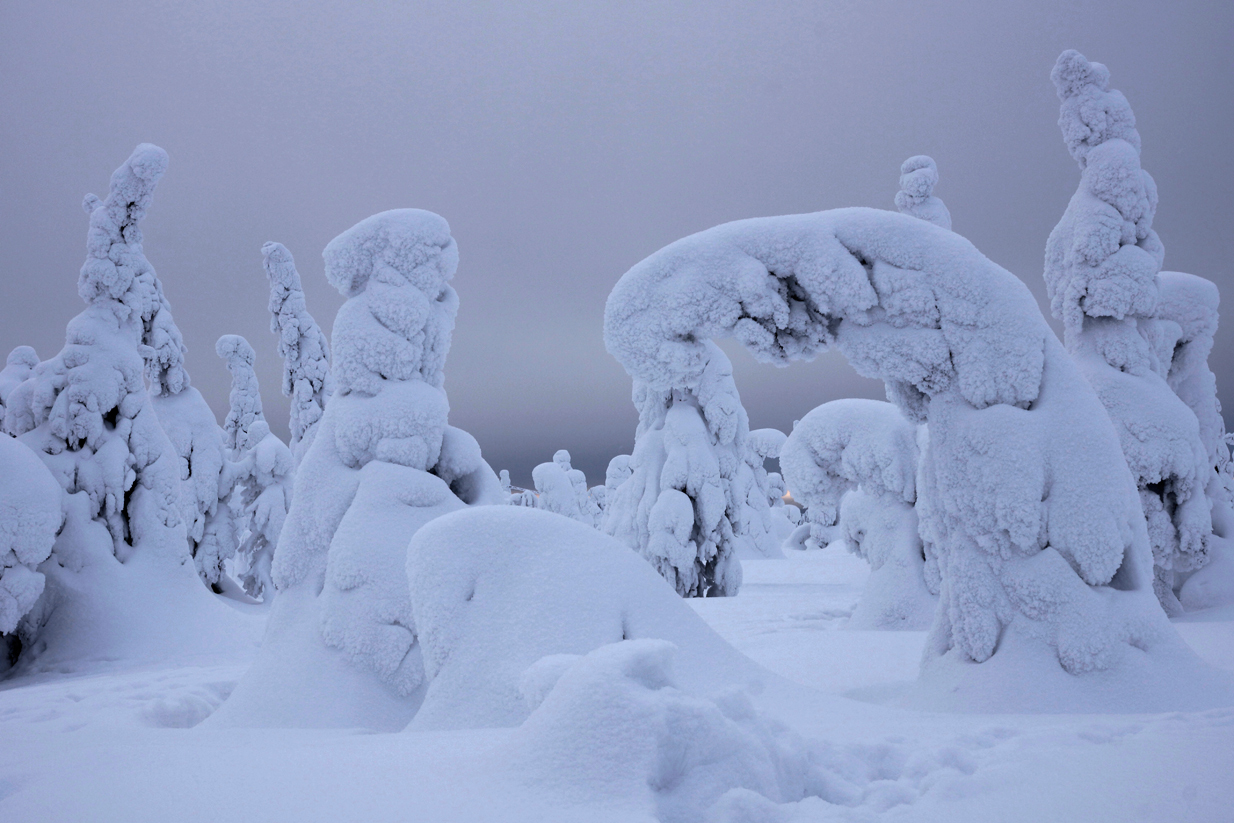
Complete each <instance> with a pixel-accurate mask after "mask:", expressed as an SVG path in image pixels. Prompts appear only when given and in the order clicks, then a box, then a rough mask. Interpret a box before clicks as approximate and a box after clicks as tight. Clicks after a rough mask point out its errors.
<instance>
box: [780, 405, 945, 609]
mask: <svg viewBox="0 0 1234 823" xmlns="http://www.w3.org/2000/svg"><path fill="white" fill-rule="evenodd" d="M917 462H918V452H917V427H916V426H914V425H913V424H912V423H910V422H909V421H908V420H907V419H905V417H904V415H902V414H900V411H899V409H897V408H896V407H895V406H894V405H892V404H891V403H884V402H883V401H881V400H857V399H849V400H833V401H832V402H830V403H824V404H823V405H821V406H819V407H818V408H816V409H814V410H813V411H811V412H810V413H809V414H807V415H806V416H805V417H803V418H801V420H800V421H798V423H797V425H796V426H794V427H793V432H792V434H790V435H789V436H788V441H787V442H786V443H785V444H784V449H783V451H782V452H781V454H780V466H781V468H782V469H783V471H784V476H785V478H787V480H788V482H789V483H791V484H792V487H793V495H794V498H795V499H797V500H799V501H800V502H801V503H802V504H804V505H805V506H806V516H807V517H808V518H809V519H810V521H811V530H812V532H814V534H813V535H812V536H813V537H814V541H815V542H816V543H823V542H825V541H824V539H823V529H825V528H827V527H830V526H833V525H835V524H836V522H837V519H838V521H839V525H840V533H841V535H842V536H843V539H844V542H845V544H846V545H847V547H848V549H849V551H851V552H853V553H854V554H857V555H859V556H861V557H863V558H865V559H866V560H867V561H869V563H870V578H869V581H868V582H867V583H866V588H865V591H864V592H863V593H862V595H861V600H860V601H859V602H858V603H857V607H856V609H854V611H853V615H852V617H851V618H850V619H849V622H848V625H849V627H850V628H861V629H925V628H929V625H930V622H931V621H932V620H933V618H934V612H935V608H936V606H937V602H938V601H937V599H936V597H935V595H937V594H938V590H939V573H938V561H937V558H936V557H934V556H933V552H931V553H930V554H929V555H928V556H927V553H926V550H925V547H924V545H923V543H922V540H921V536H920V534H919V531H918V526H917V512H916V510H915V508H914V505H915V504H916V502H917V483H916V477H917Z"/></svg>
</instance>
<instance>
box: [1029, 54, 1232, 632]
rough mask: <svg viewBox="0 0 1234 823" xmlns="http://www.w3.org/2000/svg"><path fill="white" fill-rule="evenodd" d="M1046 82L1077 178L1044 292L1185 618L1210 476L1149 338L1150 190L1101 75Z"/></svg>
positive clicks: (1121, 105) (1083, 65)
mask: <svg viewBox="0 0 1234 823" xmlns="http://www.w3.org/2000/svg"><path fill="white" fill-rule="evenodd" d="M1050 76H1051V79H1053V81H1054V85H1055V87H1056V89H1057V91H1058V97H1059V100H1060V101H1061V107H1060V115H1059V121H1058V124H1059V127H1060V128H1061V129H1062V133H1063V138H1064V140H1065V141H1066V143H1067V149H1068V151H1069V152H1070V153H1071V156H1072V157H1073V158H1075V160H1076V162H1077V163H1078V164H1079V166H1080V170H1081V174H1080V186H1079V188H1078V189H1077V191H1076V193H1075V195H1074V196H1073V197H1072V198H1071V202H1070V203H1069V204H1068V206H1067V211H1066V213H1065V214H1064V215H1063V218H1062V220H1060V221H1059V223H1058V225H1057V226H1056V227H1055V228H1054V230H1053V231H1052V232H1051V233H1050V238H1049V241H1048V242H1047V244H1046V256H1045V281H1046V287H1047V289H1048V290H1049V294H1050V303H1051V308H1052V310H1053V312H1054V316H1055V317H1057V318H1058V319H1060V320H1061V321H1062V322H1063V325H1064V329H1065V338H1064V339H1065V341H1066V344H1067V349H1068V351H1069V352H1070V353H1071V355H1072V356H1073V357H1074V358H1075V361H1076V362H1077V363H1078V364H1079V366H1080V369H1081V371H1082V372H1083V373H1084V376H1085V377H1086V378H1087V379H1088V381H1089V382H1090V383H1091V384H1092V385H1093V388H1094V389H1095V390H1096V392H1097V395H1098V397H1100V398H1101V401H1102V403H1103V404H1104V405H1105V407H1106V410H1107V411H1108V412H1109V415H1110V418H1111V419H1112V420H1113V421H1114V425H1115V429H1116V430H1117V431H1118V434H1119V439H1120V441H1121V444H1122V450H1123V454H1124V456H1125V457H1126V460H1127V464H1128V465H1129V467H1130V468H1131V472H1132V474H1133V476H1134V477H1135V479H1136V483H1137V486H1138V488H1139V494H1140V499H1141V503H1142V505H1143V508H1144V515H1145V518H1146V519H1147V522H1148V533H1149V539H1150V542H1151V545H1152V550H1153V561H1154V582H1153V586H1154V590H1155V591H1156V593H1157V597H1158V599H1159V600H1160V602H1161V604H1162V606H1163V607H1164V608H1165V609H1166V611H1167V612H1170V613H1172V614H1174V613H1178V612H1180V611H1181V610H1182V607H1181V605H1180V604H1179V602H1178V599H1177V597H1176V596H1175V593H1174V589H1175V587H1176V585H1177V581H1176V580H1175V574H1176V573H1177V572H1186V571H1190V570H1192V569H1196V568H1198V567H1200V566H1202V565H1203V564H1204V562H1205V561H1206V559H1207V555H1208V545H1207V544H1208V541H1209V538H1210V535H1211V532H1212V522H1211V518H1210V514H1209V500H1208V498H1207V496H1206V495H1205V486H1206V485H1207V484H1208V480H1209V477H1210V474H1211V471H1210V468H1209V466H1208V463H1209V454H1208V452H1207V450H1206V449H1205V448H1204V444H1203V443H1202V442H1201V439H1200V424H1199V422H1198V421H1197V418H1196V414H1195V413H1194V412H1193V411H1192V410H1191V409H1190V408H1188V406H1187V404H1186V403H1184V402H1183V401H1182V400H1180V399H1179V397H1178V395H1176V394H1175V393H1174V391H1172V390H1171V387H1170V385H1169V384H1168V383H1167V381H1166V377H1167V375H1168V368H1169V364H1168V362H1166V363H1162V362H1161V361H1160V359H1159V358H1158V356H1157V352H1156V351H1155V350H1154V346H1153V345H1152V343H1151V342H1150V340H1149V339H1148V338H1150V337H1152V336H1153V322H1154V321H1153V319H1154V317H1155V314H1156V310H1157V303H1158V296H1159V279H1158V272H1159V271H1160V269H1161V262H1162V259H1163V257H1164V254H1165V252H1164V249H1163V248H1162V245H1161V241H1160V240H1159V239H1158V238H1157V234H1156V232H1154V231H1153V229H1152V222H1153V215H1154V212H1155V211H1156V209H1157V186H1156V184H1155V183H1154V182H1153V179H1152V177H1151V176H1149V174H1148V172H1146V171H1144V170H1143V169H1141V168H1140V135H1139V133H1138V132H1137V131H1136V128H1135V116H1134V115H1133V114H1132V112H1131V106H1130V105H1129V104H1128V103H1127V99H1126V98H1125V97H1124V96H1123V95H1122V94H1121V93H1120V92H1117V91H1112V90H1110V88H1109V80H1110V72H1109V70H1108V69H1106V67H1105V66H1103V65H1101V64H1100V63H1090V62H1088V60H1086V59H1085V58H1084V56H1083V55H1081V54H1080V53H1079V52H1076V51H1073V50H1072V51H1065V52H1063V53H1062V55H1060V56H1059V58H1058V62H1057V63H1056V64H1055V66H1054V70H1053V72H1052V73H1051V75H1050Z"/></svg>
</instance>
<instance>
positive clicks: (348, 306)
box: [211, 209, 504, 729]
mask: <svg viewBox="0 0 1234 823" xmlns="http://www.w3.org/2000/svg"><path fill="white" fill-rule="evenodd" d="M323 256H324V258H325V263H326V277H327V279H329V281H330V283H331V284H332V285H333V286H334V287H335V288H337V289H338V290H339V291H340V292H342V294H343V295H344V296H345V297H347V298H348V299H347V302H346V303H344V304H343V307H342V308H341V309H339V312H338V315H337V317H336V318H335V321H334V334H333V336H332V337H333V346H334V348H333V358H332V363H333V366H332V370H333V378H334V384H335V388H336V392H335V394H334V396H333V397H331V398H330V402H329V403H328V404H327V405H326V408H325V412H324V413H323V415H322V417H321V421H320V423H319V425H318V427H317V433H316V435H315V436H314V439H313V444H312V446H311V447H310V448H309V450H308V451H307V452H306V453H305V455H304V459H303V460H302V461H301V463H300V465H299V467H298V468H297V470H296V482H295V493H294V495H293V498H292V505H291V510H290V512H289V513H288V515H287V520H286V522H285V523H284V524H283V529H282V532H281V534H280V535H279V544H278V551H277V552H276V554H275V556H274V565H273V570H272V571H273V578H274V583H275V585H276V586H277V587H278V591H279V594H278V597H277V598H276V599H275V601H274V606H273V608H272V611H271V615H270V623H269V629H268V632H267V635H266V640H265V643H264V644H263V645H262V650H261V653H260V655H259V656H258V659H257V661H256V663H255V664H254V666H253V667H252V669H250V671H249V673H248V674H247V675H246V676H245V678H244V679H243V680H242V681H241V682H240V684H239V685H238V686H237V688H236V691H235V692H234V693H233V694H232V696H231V697H230V698H229V699H228V701H227V703H225V704H224V705H223V707H221V708H220V710H219V712H218V713H217V714H216V716H215V718H212V721H211V722H217V723H220V724H238V725H252V726H316V727H320V726H351V727H356V726H359V727H366V728H375V729H398V728H402V727H403V726H405V725H406V724H407V721H408V720H410V718H411V716H412V714H414V712H415V709H416V706H417V705H418V702H419V699H420V695H422V693H423V686H424V669H423V665H422V662H421V657H420V648H419V646H418V644H417V637H416V629H415V625H414V622H413V619H412V612H411V600H410V595H409V593H408V583H407V576H406V573H405V571H404V567H405V565H406V552H407V542H408V540H409V539H410V537H411V535H412V534H413V533H415V531H416V530H417V529H418V528H419V527H420V526H422V525H423V524H424V523H427V522H428V521H429V520H431V519H433V518H434V517H438V516H440V515H441V514H444V513H446V512H449V511H453V510H456V509H461V508H464V507H465V506H467V505H469V504H481V503H484V504H496V503H502V502H504V495H503V493H502V489H501V483H500V481H499V480H498V479H497V476H496V475H495V474H494V473H493V471H492V469H490V468H489V466H488V464H487V463H485V462H484V460H483V458H482V457H481V455H480V447H479V445H477V443H476V441H475V439H474V438H473V437H471V435H469V434H467V433H466V432H464V431H462V430H460V429H456V428H453V427H451V426H449V425H448V424H447V420H446V418H447V413H448V411H449V404H448V402H447V400H446V393H445V390H444V388H443V383H444V367H445V359H446V353H447V351H448V350H449V346H450V336H451V333H452V331H453V329H454V317H455V314H456V312H457V311H458V296H457V294H456V293H455V291H454V289H453V288H451V287H450V284H449V281H450V279H451V277H453V275H454V271H455V269H456V267H457V266H458V247H457V246H456V245H455V242H454V239H453V238H452V237H451V236H450V228H449V226H448V225H447V223H446V221H445V220H444V219H442V218H441V217H439V216H438V215H436V214H432V213H431V212H426V211H420V210H418V209H397V210H394V211H387V212H382V213H381V214H377V215H374V216H372V217H370V218H368V219H366V220H363V221H361V222H360V223H358V224H356V225H355V226H353V227H352V228H351V229H348V230H347V231H346V232H343V234H341V235H339V236H338V237H336V238H335V239H334V240H332V241H331V242H330V244H329V245H328V246H327V247H326V249H325V252H324V255H323Z"/></svg>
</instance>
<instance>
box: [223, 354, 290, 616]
mask: <svg viewBox="0 0 1234 823" xmlns="http://www.w3.org/2000/svg"><path fill="white" fill-rule="evenodd" d="M215 351H216V352H217V354H218V356H219V357H221V358H223V360H224V361H225V362H226V363H227V370H228V371H230V372H231V398H230V399H231V405H230V409H229V410H228V412H227V421H226V423H225V424H224V429H225V430H226V432H227V447H228V449H229V450H230V452H231V455H232V460H233V461H234V462H229V464H228V466H227V469H226V472H225V474H226V475H227V478H226V479H225V481H224V482H223V484H222V486H221V488H220V492H221V496H222V495H223V494H225V495H226V497H225V499H224V504H225V505H226V506H227V508H228V510H230V509H231V508H232V505H233V504H232V495H233V494H235V493H237V492H238V494H239V497H238V499H237V500H236V501H235V503H234V506H235V508H236V509H238V510H239V515H240V516H239V518H238V520H239V523H238V524H237V526H238V528H237V529H236V536H237V537H238V538H239V539H240V542H239V546H238V547H235V543H233V544H232V545H233V550H235V551H236V552H237V554H238V560H239V563H238V565H237V571H238V573H239V579H240V584H241V585H242V586H243V587H244V590H245V591H246V592H248V594H249V595H251V596H252V597H256V598H260V599H263V600H268V599H269V598H270V597H272V596H273V594H274V583H273V580H272V578H271V575H270V568H271V563H272V562H273V560H274V549H275V547H276V546H277V545H278V538H279V533H280V532H281V531H282V529H283V521H284V520H286V519H287V511H288V509H289V508H290V507H291V493H292V485H293V483H294V476H295V469H294V460H293V459H292V456H291V451H290V449H288V448H287V446H286V444H284V443H283V441H282V440H279V439H278V438H277V437H276V436H275V435H274V434H273V433H271V431H270V425H269V424H268V423H267V422H266V419H265V416H264V415H263V414H262V410H261V392H260V390H259V388H258V385H257V373H256V372H255V371H254V370H253V361H254V359H255V357H256V355H255V353H254V352H253V347H252V346H250V345H249V343H248V341H247V340H245V339H244V338H243V337H241V336H239V335H237V334H225V335H223V336H222V337H220V338H219V339H218V343H217V344H216V345H215Z"/></svg>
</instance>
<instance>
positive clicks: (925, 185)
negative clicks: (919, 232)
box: [896, 154, 951, 229]
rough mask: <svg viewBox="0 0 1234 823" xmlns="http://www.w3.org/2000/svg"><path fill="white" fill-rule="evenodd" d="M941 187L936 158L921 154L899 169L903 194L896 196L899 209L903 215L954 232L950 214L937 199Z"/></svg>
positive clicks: (906, 161) (900, 192)
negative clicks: (935, 193)
mask: <svg viewBox="0 0 1234 823" xmlns="http://www.w3.org/2000/svg"><path fill="white" fill-rule="evenodd" d="M937 185H938V166H937V165H936V164H935V163H934V158H933V157H928V156H926V155H924V154H918V155H916V156H914V157H910V158H908V159H907V160H905V161H904V163H903V164H902V165H901V166H900V190H899V191H898V192H896V208H897V209H899V210H900V214H907V215H909V216H910V217H916V218H919V219H921V220H924V221H926V222H927V223H933V224H934V225H936V226H938V227H939V228H944V229H950V228H951V212H949V211H947V206H946V204H944V203H943V201H942V200H939V199H938V198H937V197H935V196H934V187H935V186H937Z"/></svg>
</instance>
